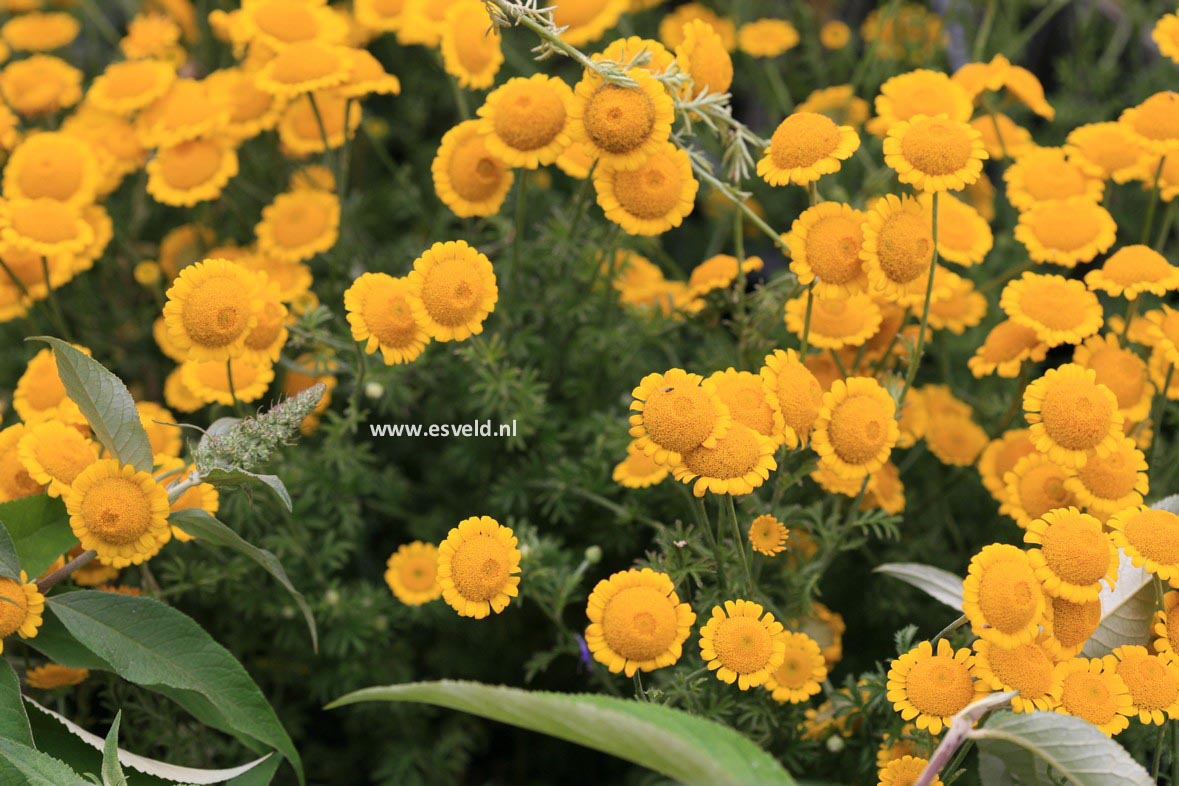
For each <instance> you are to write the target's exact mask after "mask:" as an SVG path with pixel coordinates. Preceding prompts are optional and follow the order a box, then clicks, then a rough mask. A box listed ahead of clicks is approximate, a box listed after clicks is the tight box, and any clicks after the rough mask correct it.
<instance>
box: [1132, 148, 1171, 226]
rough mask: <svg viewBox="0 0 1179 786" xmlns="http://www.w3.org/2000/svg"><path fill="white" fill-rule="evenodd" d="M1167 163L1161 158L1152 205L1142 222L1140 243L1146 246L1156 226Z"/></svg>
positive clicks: (1155, 178) (1164, 157) (1151, 191)
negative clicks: (1161, 187) (1156, 211)
mask: <svg viewBox="0 0 1179 786" xmlns="http://www.w3.org/2000/svg"><path fill="white" fill-rule="evenodd" d="M1166 162H1167V157H1166V156H1160V157H1159V165H1158V166H1157V167H1155V169H1154V185H1153V186H1151V188H1150V204H1149V205H1147V206H1146V219H1145V220H1144V221H1143V222H1142V239H1141V240H1139V242H1140V243H1142V244H1144V245H1145V244H1146V243H1147V242H1148V241H1149V239H1150V228H1151V226H1152V225H1153V224H1154V212H1155V210H1156V209H1157V208H1158V204H1159V180H1160V179H1161V178H1162V176H1163V164H1165V163H1166Z"/></svg>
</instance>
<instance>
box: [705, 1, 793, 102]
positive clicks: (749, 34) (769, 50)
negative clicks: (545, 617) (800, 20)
mask: <svg viewBox="0 0 1179 786" xmlns="http://www.w3.org/2000/svg"><path fill="white" fill-rule="evenodd" d="M798 41H799V37H798V30H796V29H795V27H794V25H792V24H790V23H789V22H787V21H786V20H785V19H755V20H754V21H752V22H746V23H745V24H743V25H741V27H740V28H738V30H737V48H738V49H740V50H741V51H742V52H744V53H745V54H747V55H749V56H750V57H777V56H778V55H780V54H782V53H784V52H787V51H789V50H791V49H793V48H794V47H796V46H798ZM711 92H713V93H719V92H721V91H720V90H715V89H714V90H712V91H711Z"/></svg>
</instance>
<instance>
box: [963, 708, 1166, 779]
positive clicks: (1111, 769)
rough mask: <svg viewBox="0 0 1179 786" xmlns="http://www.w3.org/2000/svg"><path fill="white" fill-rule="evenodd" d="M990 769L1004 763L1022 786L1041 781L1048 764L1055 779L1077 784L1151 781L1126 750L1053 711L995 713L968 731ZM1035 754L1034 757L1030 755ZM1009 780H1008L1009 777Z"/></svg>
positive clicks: (1084, 724) (1077, 722) (1010, 776)
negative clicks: (983, 724)
mask: <svg viewBox="0 0 1179 786" xmlns="http://www.w3.org/2000/svg"><path fill="white" fill-rule="evenodd" d="M967 736H968V737H969V738H970V739H973V740H975V741H976V742H977V743H978V746H979V753H980V755H981V756H985V757H987V759H988V762H987V766H988V767H989V768H991V769H992V771H994V769H995V767H996V764H995V762H994V761H990V759H998V760H999V761H1001V762H1002V763H1003V766H1004V768H1005V769H1006V771H1007V773H1008V777H1009V778H1011V779H1016V778H1018V779H1019V780H1017V781H1016V782H1017V783H1020V784H1021V785H1022V786H1033V784H1038V783H1040V782H1043V783H1048V782H1050V781H1048V780H1047V779H1046V778H1045V779H1044V780H1043V781H1041V780H1040V773H1043V772H1045V771H1046V768H1048V767H1051V768H1052V771H1053V772H1054V773H1055V774H1056V775H1057V777H1058V780H1063V781H1065V782H1067V783H1071V784H1075V786H1152V784H1153V783H1154V780H1153V779H1152V778H1151V777H1150V775H1149V774H1148V773H1147V772H1146V770H1145V769H1143V767H1142V765H1141V764H1139V763H1138V762H1136V761H1134V759H1133V758H1132V757H1131V756H1130V754H1129V753H1127V752H1126V749H1125V748H1123V747H1122V746H1121V745H1118V744H1117V743H1116V742H1114V741H1113V740H1111V739H1109V738H1108V737H1106V736H1105V735H1104V734H1102V733H1101V732H1100V731H1099V730H1098V729H1097V728H1096V727H1094V726H1093V725H1092V724H1090V723H1087V722H1086V721H1083V720H1081V719H1080V718H1074V717H1072V716H1070V715H1061V714H1059V713H1055V712H1032V713H1024V714H1020V715H1017V714H1015V713H1012V712H996V713H995V714H994V715H992V716H991V717H990V718H989V719H988V720H987V722H986V725H985V726H980V727H978V728H976V729H973V730H971V731H969V732H968V733H967ZM1029 756H1030V757H1034V761H1032V760H1031V759H1029ZM1008 782H1010V781H1008Z"/></svg>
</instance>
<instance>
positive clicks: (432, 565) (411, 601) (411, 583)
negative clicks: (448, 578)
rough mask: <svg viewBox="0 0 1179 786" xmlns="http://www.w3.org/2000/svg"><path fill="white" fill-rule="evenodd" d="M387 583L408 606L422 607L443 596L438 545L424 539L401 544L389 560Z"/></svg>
mask: <svg viewBox="0 0 1179 786" xmlns="http://www.w3.org/2000/svg"><path fill="white" fill-rule="evenodd" d="M385 583H386V584H388V585H389V591H390V592H392V593H393V595H394V597H396V598H397V600H399V601H401V602H402V603H404V604H405V605H407V606H421V605H422V604H424V603H429V602H430V601H432V600H437V599H438V598H440V597H442V585H441V584H439V583H438V547H437V546H435V545H434V544H433V543H423V542H422V541H420V540H415V541H414V542H413V543H405V544H402V545H401V546H399V547H398V549H397V551H395V552H393V553H392V554H391V555H390V556H389V559H388V560H387V561H386V563H385Z"/></svg>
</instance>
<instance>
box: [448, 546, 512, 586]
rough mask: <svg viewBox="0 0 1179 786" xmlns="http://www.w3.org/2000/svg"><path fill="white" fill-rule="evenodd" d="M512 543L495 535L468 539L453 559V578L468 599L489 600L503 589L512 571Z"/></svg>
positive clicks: (456, 551)
mask: <svg viewBox="0 0 1179 786" xmlns="http://www.w3.org/2000/svg"><path fill="white" fill-rule="evenodd" d="M510 556H511V555H510V553H509V549H508V546H507V545H506V544H505V543H504V542H503V541H502V540H500V539H499V538H496V537H494V536H492V535H482V534H481V535H475V536H474V537H470V538H467V539H466V540H464V541H463V542H462V544H461V545H459V546H458V548H457V549H456V550H455V552H454V556H453V557H452V558H451V578H452V579H453V580H454V586H455V589H457V590H458V593H459V595H461V596H463V597H464V598H466V599H467V600H473V601H489V600H491V599H492V598H494V597H496V596H497V595H499V593H500V592H502V591H503V588H504V585H505V584H506V583H507V581H508V578H509V576H510V575H511V574H510V570H511V561H510Z"/></svg>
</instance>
